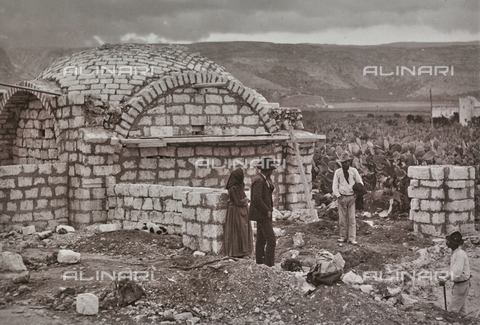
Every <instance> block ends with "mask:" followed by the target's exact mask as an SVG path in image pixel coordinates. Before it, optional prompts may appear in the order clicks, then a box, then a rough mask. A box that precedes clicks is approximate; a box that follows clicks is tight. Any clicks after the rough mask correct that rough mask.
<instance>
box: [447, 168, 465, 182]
mask: <svg viewBox="0 0 480 325" xmlns="http://www.w3.org/2000/svg"><path fill="white" fill-rule="evenodd" d="M447 168H448V179H469V178H470V173H469V168H468V167H465V166H448V167H447Z"/></svg>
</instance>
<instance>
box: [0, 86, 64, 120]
mask: <svg viewBox="0 0 480 325" xmlns="http://www.w3.org/2000/svg"><path fill="white" fill-rule="evenodd" d="M18 86H23V87H29V88H35V84H34V83H33V82H29V81H22V82H20V83H19V84H18ZM18 92H26V93H29V94H32V95H34V96H35V97H36V98H37V99H39V100H40V102H41V103H42V105H43V107H44V108H45V109H46V110H47V111H48V113H52V109H53V108H55V107H56V101H55V97H53V96H52V95H48V94H45V93H42V92H39V91H34V90H26V89H18V88H10V89H9V90H8V91H7V93H6V94H4V95H3V97H2V100H1V101H0V114H1V113H2V111H3V108H4V107H5V105H6V104H7V102H8V101H9V100H10V98H11V97H12V96H14V95H15V94H16V93H18Z"/></svg>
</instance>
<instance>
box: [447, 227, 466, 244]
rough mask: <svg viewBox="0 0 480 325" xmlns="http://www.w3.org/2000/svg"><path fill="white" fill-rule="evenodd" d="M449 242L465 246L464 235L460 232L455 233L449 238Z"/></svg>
mask: <svg viewBox="0 0 480 325" xmlns="http://www.w3.org/2000/svg"><path fill="white" fill-rule="evenodd" d="M447 240H448V241H449V242H451V243H452V244H455V245H457V246H460V245H463V239H462V234H461V233H460V232H459V231H455V232H454V233H452V234H450V236H447Z"/></svg>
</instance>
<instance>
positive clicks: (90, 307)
mask: <svg viewBox="0 0 480 325" xmlns="http://www.w3.org/2000/svg"><path fill="white" fill-rule="evenodd" d="M76 305H77V313H79V314H81V315H96V314H98V297H97V296H95V295H94V294H93V293H82V294H79V295H78V296H77V301H76Z"/></svg>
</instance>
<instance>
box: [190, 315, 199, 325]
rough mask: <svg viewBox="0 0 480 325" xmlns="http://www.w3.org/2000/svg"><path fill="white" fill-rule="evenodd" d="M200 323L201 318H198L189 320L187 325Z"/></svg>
mask: <svg viewBox="0 0 480 325" xmlns="http://www.w3.org/2000/svg"><path fill="white" fill-rule="evenodd" d="M199 321H200V318H198V317H192V318H190V319H187V325H194V324H196V323H198V322H199Z"/></svg>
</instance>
